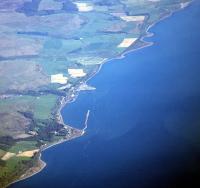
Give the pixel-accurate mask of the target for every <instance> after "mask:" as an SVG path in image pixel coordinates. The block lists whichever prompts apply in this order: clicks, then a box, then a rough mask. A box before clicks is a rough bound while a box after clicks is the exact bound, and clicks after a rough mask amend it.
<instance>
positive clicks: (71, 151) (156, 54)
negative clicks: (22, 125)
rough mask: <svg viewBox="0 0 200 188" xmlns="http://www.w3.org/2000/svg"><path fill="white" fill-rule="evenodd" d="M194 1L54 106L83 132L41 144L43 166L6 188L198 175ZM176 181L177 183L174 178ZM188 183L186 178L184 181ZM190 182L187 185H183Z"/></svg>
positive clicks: (143, 182)
mask: <svg viewBox="0 0 200 188" xmlns="http://www.w3.org/2000/svg"><path fill="white" fill-rule="evenodd" d="M199 10H200V3H199V2H195V3H194V4H192V5H191V6H190V7H188V8H187V9H185V10H183V11H180V12H177V13H175V14H174V15H173V16H171V17H169V18H167V19H165V20H163V21H161V22H160V23H158V24H157V25H156V26H154V27H153V28H152V29H150V31H151V32H153V33H154V34H155V35H154V37H152V38H149V39H148V40H149V41H153V42H154V45H153V46H151V47H148V48H144V49H141V50H138V51H135V52H131V53H130V54H128V55H126V57H125V58H124V59H120V60H112V61H111V62H109V63H107V64H105V65H104V66H103V67H102V69H101V71H100V72H99V73H98V74H97V75H96V76H95V77H94V78H92V79H91V80H90V81H89V83H88V84H89V85H92V86H94V87H96V88H97V89H96V90H95V91H90V92H81V94H80V95H79V97H78V98H77V100H76V101H75V102H74V103H71V104H68V105H67V106H66V107H65V108H64V109H63V111H62V113H63V119H64V121H65V122H66V123H67V124H70V125H72V126H73V125H74V126H75V127H78V128H83V126H84V120H85V115H86V113H87V110H88V109H90V111H91V112H90V117H89V120H88V129H87V132H86V134H85V135H84V136H82V137H81V138H77V139H74V140H72V141H69V142H65V143H63V144H60V145H57V146H55V147H52V148H49V149H48V150H46V151H44V152H43V154H42V159H43V160H44V161H45V162H46V163H47V166H46V168H45V169H44V170H43V171H42V172H40V173H38V174H37V175H35V176H33V177H31V178H29V179H26V180H23V181H21V182H18V183H16V184H14V185H12V186H11V187H13V188H18V187H19V188H35V187H48V188H51V187H59V188H65V187H66V188H83V187H88V188H103V187H106V188H107V187H109V188H112V187H114V188H117V187H120V188H122V187H123V188H126V187H127V188H128V187H130V188H134V187H135V188H149V187H154V188H155V187H159V188H160V187H169V186H171V187H172V185H173V186H174V185H175V184H176V187H178V186H179V185H182V184H185V185H186V183H188V182H189V181H190V180H191V181H192V182H194V180H193V178H195V177H196V176H197V177H198V176H199V173H200V171H199V168H200V164H199V163H200V157H199V155H198V153H199V151H200V138H199V135H200V124H199V122H200V119H199V117H200V87H199V86H200V76H199V73H200V62H199V60H200V43H199V41H200V25H199V24H198V23H197V19H196V18H199V17H200V11H199ZM179 180H180V181H179ZM190 185H191V184H190ZM190 187H191V186H190Z"/></svg>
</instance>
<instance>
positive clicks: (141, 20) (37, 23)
mask: <svg viewBox="0 0 200 188" xmlns="http://www.w3.org/2000/svg"><path fill="white" fill-rule="evenodd" d="M188 2H189V1H188V0H160V1H158V0H156V1H155V0H127V1H125V0H110V1H106V0H105V1H104V0H93V1H92V0H90V1H69V0H33V1H30V0H3V1H1V2H0V99H1V100H0V122H1V124H0V165H1V168H0V169H1V170H0V187H5V186H6V185H8V184H9V183H10V182H12V181H14V180H16V179H19V178H20V177H26V175H30V174H31V173H33V172H36V171H37V170H38V169H40V168H42V164H41V162H39V161H38V158H39V153H40V151H39V150H40V149H41V148H42V147H44V145H46V146H48V145H51V144H53V143H56V142H59V141H62V140H65V139H71V138H74V137H78V136H81V135H82V133H83V132H82V130H77V129H74V128H72V127H69V126H67V125H64V124H63V122H62V118H61V117H60V108H61V107H62V105H63V104H64V103H66V102H70V101H71V100H73V98H74V97H75V96H76V95H77V93H78V92H79V90H81V89H80V88H83V86H84V83H85V82H86V80H88V78H90V77H91V76H92V75H94V73H95V72H96V71H98V69H99V68H100V65H101V64H102V63H103V62H105V61H106V60H109V59H112V58H114V57H118V56H120V55H121V54H123V53H124V52H126V51H129V50H132V49H136V48H140V47H143V46H146V45H148V44H147V43H145V42H143V41H142V40H140V39H142V37H143V36H145V35H146V31H147V29H148V28H149V26H150V25H152V24H154V23H156V22H157V21H159V20H160V19H161V18H163V17H165V16H167V15H170V13H171V12H173V11H176V10H179V9H181V8H184V7H185V5H187V3H188ZM86 88H87V87H86ZM72 126H73V125H72ZM31 167H34V168H32V171H29V173H27V171H28V170H29V169H30V168H31ZM25 173H27V174H26V175H25V176H22V175H23V174H25Z"/></svg>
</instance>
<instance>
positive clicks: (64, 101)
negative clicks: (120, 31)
mask: <svg viewBox="0 0 200 188" xmlns="http://www.w3.org/2000/svg"><path fill="white" fill-rule="evenodd" d="M192 2H193V0H191V1H190V2H188V4H187V6H185V7H182V8H179V9H177V10H175V11H172V12H170V13H169V14H167V15H165V16H163V17H162V18H160V19H159V20H158V21H157V22H155V23H152V24H150V25H149V26H148V27H147V29H146V31H145V33H144V34H143V35H142V36H141V37H140V38H138V41H139V42H142V44H143V45H141V47H134V46H135V45H136V44H137V43H136V44H133V45H132V46H130V47H129V48H131V49H127V50H125V51H124V52H123V53H121V54H119V55H118V56H116V57H113V58H110V59H105V60H103V61H102V62H101V63H99V65H98V68H97V70H95V71H94V72H93V73H92V74H91V75H90V76H89V77H88V78H87V79H86V80H85V81H83V83H84V84H87V82H88V81H89V80H90V79H92V78H93V77H94V76H95V75H96V74H98V73H99V72H100V70H101V68H102V66H103V65H104V64H105V63H108V62H110V61H112V60H116V59H123V58H124V57H125V56H126V55H127V54H129V53H131V52H134V51H137V50H140V49H143V48H146V47H149V46H152V45H153V44H154V43H153V42H147V41H145V38H149V37H152V36H154V33H151V32H149V30H150V29H151V28H152V27H153V26H155V25H156V24H158V23H159V22H161V21H162V20H164V19H166V18H168V17H171V16H173V14H175V13H176V12H178V11H182V10H184V9H186V8H187V7H188V6H190V5H191V3H192ZM83 83H78V84H77V85H76V86H75V87H74V88H73V89H75V90H74V91H73V89H72V93H70V95H71V94H74V96H73V97H71V96H70V95H69V96H66V97H61V98H60V99H59V103H60V104H59V107H58V110H57V113H56V116H57V117H56V120H57V122H58V123H61V124H63V125H64V126H65V127H68V128H70V129H72V130H76V131H78V133H77V134H74V135H72V136H71V137H69V138H66V139H61V140H60V141H58V142H54V143H52V144H49V145H42V146H41V148H40V151H39V156H38V159H37V164H36V165H34V166H33V167H31V168H30V169H28V170H27V172H26V173H24V174H23V175H22V176H21V177H20V178H19V179H18V180H16V181H13V182H11V183H10V184H8V185H7V186H6V187H9V186H10V185H13V184H15V183H17V182H20V181H22V180H25V179H27V178H30V177H32V176H34V175H36V174H38V173H40V172H41V171H42V170H43V169H44V168H45V167H46V166H47V163H46V162H45V161H43V160H42V159H41V157H42V152H43V151H45V150H47V149H49V148H51V147H54V146H56V145H58V144H62V143H64V142H67V141H70V140H73V139H75V138H78V137H81V136H83V135H84V134H85V132H86V131H85V129H84V128H83V129H77V128H74V127H72V126H70V125H67V124H65V123H64V120H63V116H62V113H61V111H62V109H63V108H64V107H66V105H67V104H70V103H72V102H74V101H75V100H76V99H77V97H78V95H79V94H80V90H79V89H78V88H79V87H80V85H81V84H83ZM70 92H71V90H70ZM37 165H38V166H37ZM36 169H37V170H36Z"/></svg>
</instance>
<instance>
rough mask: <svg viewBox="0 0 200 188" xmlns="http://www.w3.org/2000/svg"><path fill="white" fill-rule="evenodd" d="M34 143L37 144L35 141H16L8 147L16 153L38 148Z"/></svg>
mask: <svg viewBox="0 0 200 188" xmlns="http://www.w3.org/2000/svg"><path fill="white" fill-rule="evenodd" d="M36 144H37V142H36V141H20V142H17V143H16V144H15V145H14V146H12V147H11V148H10V149H9V152H11V153H16V154H17V153H18V152H19V151H21V152H24V151H28V150H34V149H38V148H37V147H36Z"/></svg>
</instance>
